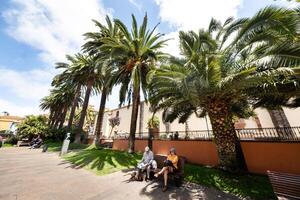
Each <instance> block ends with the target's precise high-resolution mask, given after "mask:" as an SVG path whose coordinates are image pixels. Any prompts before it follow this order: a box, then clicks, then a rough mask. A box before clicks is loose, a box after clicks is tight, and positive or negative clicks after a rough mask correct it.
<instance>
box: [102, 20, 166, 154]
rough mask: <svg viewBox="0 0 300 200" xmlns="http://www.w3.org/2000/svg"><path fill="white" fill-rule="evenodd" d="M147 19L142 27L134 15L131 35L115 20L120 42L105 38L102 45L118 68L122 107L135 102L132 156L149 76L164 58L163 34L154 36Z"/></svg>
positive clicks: (153, 30) (130, 136)
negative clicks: (141, 98) (141, 97)
mask: <svg viewBox="0 0 300 200" xmlns="http://www.w3.org/2000/svg"><path fill="white" fill-rule="evenodd" d="M147 21H148V19H147V15H145V17H144V20H143V23H142V25H141V26H140V27H138V25H137V21H136V18H135V16H134V15H132V26H131V32H129V30H128V28H127V27H126V26H125V25H124V23H123V22H121V21H120V20H119V19H115V20H114V23H115V24H116V25H117V27H118V29H119V31H120V34H121V35H122V37H121V38H111V37H104V38H103V39H102V40H101V41H102V42H103V43H104V44H103V45H102V46H101V50H102V51H103V52H107V53H109V54H110V57H111V60H112V62H113V63H114V65H115V66H117V67H118V72H117V74H116V77H117V84H120V85H121V89H120V104H123V103H125V101H126V99H127V100H128V102H129V103H131V101H132V112H131V122H130V135H129V149H128V151H129V152H133V151H134V143H135V133H136V124H137V117H138V110H139V104H140V93H141V92H143V94H144V97H145V99H147V81H146V76H147V74H148V72H149V71H150V70H151V69H152V68H154V67H155V65H156V61H157V60H158V59H159V58H160V57H161V56H162V55H163V54H162V53H161V52H160V49H161V48H162V47H163V45H164V44H165V42H166V40H162V36H163V35H162V34H160V33H155V30H156V27H157V26H155V27H154V28H153V29H152V30H148V27H147Z"/></svg>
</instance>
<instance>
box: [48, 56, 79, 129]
mask: <svg viewBox="0 0 300 200" xmlns="http://www.w3.org/2000/svg"><path fill="white" fill-rule="evenodd" d="M66 58H67V60H68V61H69V63H62V62H60V63H57V64H56V69H60V70H63V71H62V72H61V73H60V74H58V75H56V76H55V77H54V78H53V81H52V86H54V87H58V86H59V85H63V84H65V85H66V84H67V85H69V87H74V90H75V91H74V92H75V95H74V99H73V102H72V106H71V111H70V115H69V117H68V125H67V128H68V130H70V129H71V126H72V124H73V120H74V115H75V111H76V108H77V107H78V106H79V103H80V102H81V101H82V100H81V88H82V85H83V83H81V82H80V77H79V76H78V74H77V73H76V71H75V72H74V70H73V68H72V66H73V65H76V64H77V63H76V59H75V58H74V57H72V56H70V55H67V56H66Z"/></svg>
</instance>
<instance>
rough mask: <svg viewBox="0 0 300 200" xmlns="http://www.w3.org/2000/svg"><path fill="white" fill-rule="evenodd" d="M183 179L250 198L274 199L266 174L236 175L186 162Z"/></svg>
mask: <svg viewBox="0 0 300 200" xmlns="http://www.w3.org/2000/svg"><path fill="white" fill-rule="evenodd" d="M185 175H186V176H185V180H186V181H190V182H194V183H198V184H201V185H205V186H208V187H214V188H216V189H218V190H221V191H224V192H227V193H231V194H235V195H237V196H239V197H251V199H276V198H275V196H274V193H273V190H272V186H271V184H270V182H269V180H268V177H267V176H260V175H249V174H245V175H237V174H230V173H228V172H224V171H220V170H218V169H214V168H207V167H202V166H195V165H189V164H187V165H186V167H185Z"/></svg>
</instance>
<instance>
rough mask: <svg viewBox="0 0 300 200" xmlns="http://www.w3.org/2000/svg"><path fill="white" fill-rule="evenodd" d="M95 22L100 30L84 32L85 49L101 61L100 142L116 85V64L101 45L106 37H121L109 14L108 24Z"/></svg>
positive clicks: (98, 128)
mask: <svg viewBox="0 0 300 200" xmlns="http://www.w3.org/2000/svg"><path fill="white" fill-rule="evenodd" d="M94 23H95V25H96V26H97V27H98V28H99V29H100V30H99V31H98V32H89V33H86V34H84V36H85V39H86V40H87V42H86V43H85V44H84V45H83V49H84V51H85V52H87V53H88V54H89V55H93V56H94V57H95V58H97V59H96V62H98V63H99V64H98V67H99V69H98V70H99V79H98V81H99V85H100V90H101V99H100V106H99V111H98V116H97V122H96V128H95V134H96V136H95V138H94V144H99V142H100V136H101V130H102V125H103V116H104V112H105V104H106V99H107V96H108V94H109V93H110V92H111V90H112V87H113V85H114V75H113V71H114V66H113V65H111V63H110V61H109V57H108V56H107V54H106V52H103V51H102V50H101V48H100V47H101V46H102V45H103V42H102V41H101V40H102V39H103V38H104V37H109V38H112V39H117V38H118V37H119V32H118V27H117V26H116V25H115V24H114V23H113V22H112V21H111V19H110V18H109V17H108V16H106V24H107V26H105V25H103V24H101V23H100V22H98V21H95V20H94Z"/></svg>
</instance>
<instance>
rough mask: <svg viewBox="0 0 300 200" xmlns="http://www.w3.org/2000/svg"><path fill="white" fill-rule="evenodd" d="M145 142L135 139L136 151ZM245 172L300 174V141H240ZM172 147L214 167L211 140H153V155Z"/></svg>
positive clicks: (122, 144) (117, 143) (122, 146)
mask: <svg viewBox="0 0 300 200" xmlns="http://www.w3.org/2000/svg"><path fill="white" fill-rule="evenodd" d="M145 146H147V140H136V141H135V150H136V151H139V152H142V151H143V150H144V148H145ZM241 146H242V150H243V153H244V157H245V160H246V164H247V167H248V170H249V171H250V172H252V173H260V174H265V173H266V171H267V170H273V171H280V172H286V173H294V174H300V142H256V141H253V142H252V141H251V142H246V141H242V142H241ZM171 147H175V148H176V150H177V153H178V155H180V156H184V157H186V158H187V160H188V162H190V163H194V164H200V165H211V166H216V165H217V164H218V155H217V150H216V145H215V144H214V143H213V142H212V141H201V140H154V141H153V152H154V153H155V154H167V153H168V151H169V149H170V148H171ZM127 148H128V140H122V139H120V140H114V143H113V149H115V150H127Z"/></svg>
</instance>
